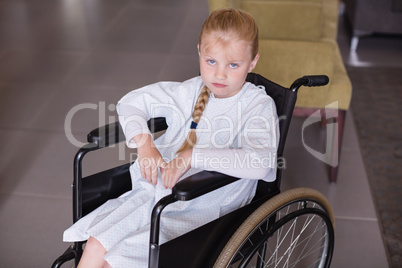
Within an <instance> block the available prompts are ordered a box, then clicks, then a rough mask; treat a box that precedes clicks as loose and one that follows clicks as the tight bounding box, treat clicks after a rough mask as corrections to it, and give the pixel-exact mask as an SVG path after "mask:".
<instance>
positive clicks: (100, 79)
mask: <svg viewBox="0 0 402 268" xmlns="http://www.w3.org/2000/svg"><path fill="white" fill-rule="evenodd" d="M155 51H158V50H155ZM166 59H167V55H166V54H159V52H156V53H123V52H120V50H119V49H117V50H116V52H107V53H104V52H95V53H91V54H89V55H87V56H86V57H85V58H84V59H83V61H82V62H81V63H80V65H79V66H78V67H77V68H76V69H75V70H74V72H73V73H72V74H71V76H69V79H67V81H66V85H68V86H82V85H85V86H91V87H92V88H95V89H96V87H98V88H100V89H101V88H103V87H125V88H127V89H130V90H132V89H135V88H138V87H141V86H144V85H147V84H150V83H155V82H157V81H158V80H157V78H158V75H159V73H160V72H161V68H162V67H163V65H164V63H165V62H166Z"/></svg>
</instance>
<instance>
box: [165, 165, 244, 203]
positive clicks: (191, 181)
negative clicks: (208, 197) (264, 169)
mask: <svg viewBox="0 0 402 268" xmlns="http://www.w3.org/2000/svg"><path fill="white" fill-rule="evenodd" d="M239 179H240V178H236V177H231V176H228V175H225V174H222V173H219V172H214V171H201V172H199V173H197V174H194V175H192V176H189V177H187V178H185V179H183V180H181V181H179V182H178V183H177V184H176V185H175V186H174V187H173V189H172V195H173V197H174V199H176V200H180V201H188V200H191V199H194V198H197V197H199V196H201V195H204V194H207V193H209V192H212V191H213V190H216V189H218V188H221V187H223V186H225V185H228V184H230V183H232V182H235V181H237V180H239Z"/></svg>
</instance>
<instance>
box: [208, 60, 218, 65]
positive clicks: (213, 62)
mask: <svg viewBox="0 0 402 268" xmlns="http://www.w3.org/2000/svg"><path fill="white" fill-rule="evenodd" d="M207 62H208V64H210V65H215V63H216V62H215V61H214V60H207Z"/></svg>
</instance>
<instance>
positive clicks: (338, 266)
mask: <svg viewBox="0 0 402 268" xmlns="http://www.w3.org/2000/svg"><path fill="white" fill-rule="evenodd" d="M335 222H336V237H335V250H334V256H333V261H332V263H331V267H334V268H343V267H367V268H379V267H384V268H385V267H388V260H387V258H386V254H385V250H384V246H383V245H384V243H383V241H382V238H381V234H380V233H379V232H378V222H377V221H365V220H363V221H361V220H344V219H336V220H335ZM342 231H343V232H342Z"/></svg>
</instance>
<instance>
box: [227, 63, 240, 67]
mask: <svg viewBox="0 0 402 268" xmlns="http://www.w3.org/2000/svg"><path fill="white" fill-rule="evenodd" d="M229 66H230V68H237V67H239V65H238V64H236V63H231V64H229Z"/></svg>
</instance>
